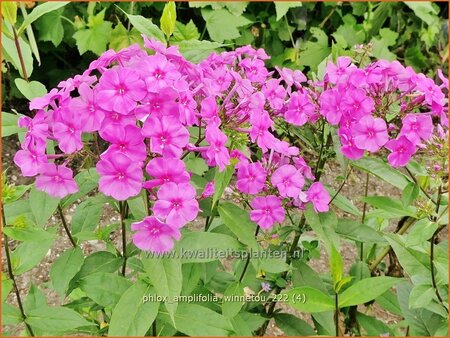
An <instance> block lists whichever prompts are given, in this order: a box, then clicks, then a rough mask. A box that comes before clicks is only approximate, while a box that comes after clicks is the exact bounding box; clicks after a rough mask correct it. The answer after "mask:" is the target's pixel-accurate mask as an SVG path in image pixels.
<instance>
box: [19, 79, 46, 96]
mask: <svg viewBox="0 0 450 338" xmlns="http://www.w3.org/2000/svg"><path fill="white" fill-rule="evenodd" d="M14 83H15V84H16V86H17V89H19V91H20V92H21V93H22V95H23V96H25V97H26V98H27V99H28V100H30V101H31V100H32V99H34V98H35V97H39V96H44V95H45V94H47V89H46V88H45V86H44V85H43V84H42V83H40V82H38V81H30V82H27V81H25V80H23V79H20V78H17V79H15V80H14Z"/></svg>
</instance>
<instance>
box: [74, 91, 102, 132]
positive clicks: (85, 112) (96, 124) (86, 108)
mask: <svg viewBox="0 0 450 338" xmlns="http://www.w3.org/2000/svg"><path fill="white" fill-rule="evenodd" d="M78 93H79V94H80V97H76V98H74V99H72V100H70V102H69V110H70V111H71V112H72V113H73V114H75V116H77V117H79V118H80V121H81V130H82V131H84V132H93V131H97V130H99V129H100V127H101V125H102V121H103V119H104V118H105V112H104V111H103V110H102V109H100V107H98V106H97V103H96V99H95V97H94V91H93V90H92V89H91V88H90V87H89V86H88V85H87V84H86V83H82V84H81V85H80V86H79V87H78Z"/></svg>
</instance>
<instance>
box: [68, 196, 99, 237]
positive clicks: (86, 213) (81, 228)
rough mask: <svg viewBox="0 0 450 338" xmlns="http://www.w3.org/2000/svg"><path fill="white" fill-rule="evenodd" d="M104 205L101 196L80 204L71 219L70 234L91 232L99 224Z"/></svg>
mask: <svg viewBox="0 0 450 338" xmlns="http://www.w3.org/2000/svg"><path fill="white" fill-rule="evenodd" d="M104 203H105V197H103V196H102V195H98V196H93V197H89V198H88V199H87V200H86V201H84V202H82V203H80V204H79V205H78V206H77V208H76V210H75V213H74V215H73V217H72V234H73V235H75V236H76V235H77V234H79V233H86V232H93V231H94V230H95V229H96V228H97V226H98V225H99V223H100V216H101V212H102V209H103V205H104Z"/></svg>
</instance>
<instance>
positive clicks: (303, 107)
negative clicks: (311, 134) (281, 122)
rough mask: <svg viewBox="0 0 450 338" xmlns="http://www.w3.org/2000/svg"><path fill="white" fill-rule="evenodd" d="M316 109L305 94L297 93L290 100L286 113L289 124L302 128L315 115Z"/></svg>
mask: <svg viewBox="0 0 450 338" xmlns="http://www.w3.org/2000/svg"><path fill="white" fill-rule="evenodd" d="M314 110H315V107H314V105H313V104H312V103H311V102H310V101H309V97H308V95H306V94H305V93H299V92H295V93H293V94H292V95H291V99H290V100H289V106H288V110H287V111H286V112H285V113H284V117H285V119H286V121H287V122H289V123H292V124H294V125H296V126H302V125H304V124H305V123H306V122H308V119H309V116H311V115H313V114H314Z"/></svg>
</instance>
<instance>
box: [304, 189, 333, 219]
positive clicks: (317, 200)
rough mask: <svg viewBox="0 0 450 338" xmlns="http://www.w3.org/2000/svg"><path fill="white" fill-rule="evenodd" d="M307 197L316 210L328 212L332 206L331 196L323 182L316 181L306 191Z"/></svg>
mask: <svg viewBox="0 0 450 338" xmlns="http://www.w3.org/2000/svg"><path fill="white" fill-rule="evenodd" d="M306 196H307V199H308V201H309V202H311V203H312V204H313V206H314V210H315V211H316V212H327V211H328V210H329V209H330V207H329V204H330V202H331V197H330V194H329V193H328V191H327V190H326V189H325V187H324V186H323V184H322V183H320V182H314V183H313V184H311V186H310V187H309V189H308V191H307V193H306Z"/></svg>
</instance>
